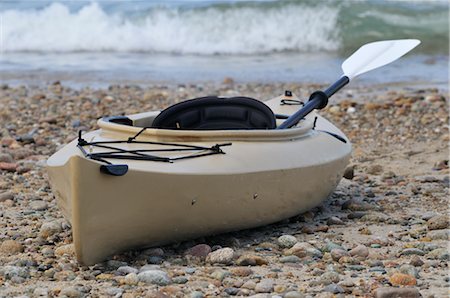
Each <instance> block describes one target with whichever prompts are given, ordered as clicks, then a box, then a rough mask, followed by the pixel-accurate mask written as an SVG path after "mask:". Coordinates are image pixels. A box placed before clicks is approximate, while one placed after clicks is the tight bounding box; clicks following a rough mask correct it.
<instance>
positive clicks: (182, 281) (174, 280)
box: [172, 276, 188, 284]
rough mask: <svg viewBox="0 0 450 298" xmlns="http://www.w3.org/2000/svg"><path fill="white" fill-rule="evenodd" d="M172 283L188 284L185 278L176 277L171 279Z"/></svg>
mask: <svg viewBox="0 0 450 298" xmlns="http://www.w3.org/2000/svg"><path fill="white" fill-rule="evenodd" d="M172 282H173V283H174V284H185V283H187V282H188V279H187V277H185V276H177V277H174V278H172Z"/></svg>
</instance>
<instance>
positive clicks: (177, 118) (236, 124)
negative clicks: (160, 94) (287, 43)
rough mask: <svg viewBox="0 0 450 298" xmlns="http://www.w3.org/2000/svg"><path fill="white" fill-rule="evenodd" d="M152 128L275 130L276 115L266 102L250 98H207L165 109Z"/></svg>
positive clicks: (188, 101) (192, 100)
mask: <svg viewBox="0 0 450 298" xmlns="http://www.w3.org/2000/svg"><path fill="white" fill-rule="evenodd" d="M152 127H155V128H163V129H185V130H222V129H274V128H275V127H276V123H275V116H274V114H273V112H272V110H271V109H270V108H269V107H268V106H266V105H265V104H264V103H262V102H260V101H258V100H256V99H253V98H249V97H232V98H221V97H216V96H208V97H201V98H195V99H191V100H187V101H184V102H181V103H178V104H175V105H173V106H170V107H168V108H167V109H165V110H163V111H162V112H161V113H160V114H159V115H158V116H157V117H156V118H155V120H154V121H153V125H152Z"/></svg>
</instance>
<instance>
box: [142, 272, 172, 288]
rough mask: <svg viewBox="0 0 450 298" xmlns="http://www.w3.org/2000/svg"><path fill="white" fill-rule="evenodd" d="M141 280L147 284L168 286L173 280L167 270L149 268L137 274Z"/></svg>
mask: <svg viewBox="0 0 450 298" xmlns="http://www.w3.org/2000/svg"><path fill="white" fill-rule="evenodd" d="M137 277H138V279H139V281H141V282H143V283H146V284H155V285H158V286H167V285H168V284H170V283H171V280H170V278H169V276H168V275H167V273H166V272H164V271H161V270H148V271H144V272H141V273H139V274H138V275H137Z"/></svg>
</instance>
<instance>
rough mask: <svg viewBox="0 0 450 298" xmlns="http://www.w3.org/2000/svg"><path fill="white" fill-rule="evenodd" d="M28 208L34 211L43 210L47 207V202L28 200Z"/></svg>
mask: <svg viewBox="0 0 450 298" xmlns="http://www.w3.org/2000/svg"><path fill="white" fill-rule="evenodd" d="M30 208H31V209H33V210H35V211H43V210H45V209H47V208H48V204H47V202H44V201H41V200H38V201H31V202H30Z"/></svg>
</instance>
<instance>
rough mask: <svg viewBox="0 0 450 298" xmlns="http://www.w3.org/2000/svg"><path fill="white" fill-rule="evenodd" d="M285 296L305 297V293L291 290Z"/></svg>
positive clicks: (292, 297) (289, 297)
mask: <svg viewBox="0 0 450 298" xmlns="http://www.w3.org/2000/svg"><path fill="white" fill-rule="evenodd" d="M283 298H305V295H304V294H302V293H300V292H296V291H290V292H287V293H286V294H284V296H283Z"/></svg>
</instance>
